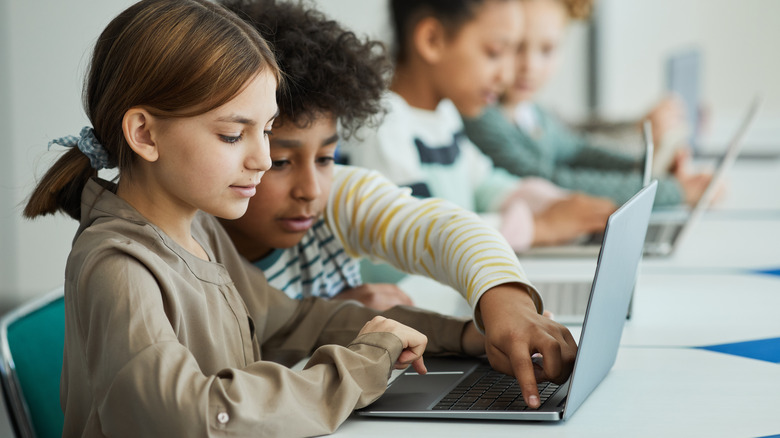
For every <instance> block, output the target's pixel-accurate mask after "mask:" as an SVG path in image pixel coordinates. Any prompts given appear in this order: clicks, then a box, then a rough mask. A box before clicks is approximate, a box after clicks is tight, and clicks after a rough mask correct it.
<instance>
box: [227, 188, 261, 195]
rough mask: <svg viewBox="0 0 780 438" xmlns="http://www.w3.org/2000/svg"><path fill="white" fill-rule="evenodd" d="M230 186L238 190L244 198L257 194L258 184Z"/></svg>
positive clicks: (235, 190)
mask: <svg viewBox="0 0 780 438" xmlns="http://www.w3.org/2000/svg"><path fill="white" fill-rule="evenodd" d="M230 188H231V189H233V191H234V192H236V193H237V194H238V195H239V196H241V197H244V198H251V197H252V196H255V193H257V187H256V186H230Z"/></svg>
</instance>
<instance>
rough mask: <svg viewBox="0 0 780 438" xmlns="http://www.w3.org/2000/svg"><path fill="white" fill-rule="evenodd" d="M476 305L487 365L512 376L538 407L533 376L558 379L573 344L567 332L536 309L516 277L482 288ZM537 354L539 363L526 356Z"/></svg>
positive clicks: (565, 374) (568, 366)
mask: <svg viewBox="0 0 780 438" xmlns="http://www.w3.org/2000/svg"><path fill="white" fill-rule="evenodd" d="M477 306H478V308H477V315H478V316H479V317H480V318H481V320H482V326H483V327H484V329H485V338H486V339H485V350H486V352H487V356H488V360H489V361H490V364H491V366H492V367H493V368H495V369H496V370H498V371H500V372H503V373H505V374H508V375H511V376H515V378H517V381H518V382H519V384H520V389H521V390H522V392H523V398H524V399H525V402H526V403H527V404H528V406H530V407H532V408H537V407H539V405H540V402H539V391H538V390H537V387H536V383H537V380H538V381H546V380H549V381H552V382H555V383H558V384H561V383H564V382H565V381H566V379H568V378H569V375H570V374H571V371H572V368H574V358H575V355H576V353H577V344H576V342H575V341H574V338H573V337H572V335H571V333H570V332H569V330H568V329H567V328H566V327H564V326H562V325H561V324H559V323H557V322H555V321H553V320H551V319H550V318H547V317H545V316H543V315H540V314H539V313H538V312H537V308H536V306H535V305H534V301H533V300H532V299H531V295H530V294H529V292H528V291H527V289H526V288H525V286H523V285H521V284H519V283H506V284H502V285H499V286H496V287H493V288H491V289H489V290H487V291H486V292H485V293H484V294H483V295H482V297H481V298H480V300H479V303H478V304H477ZM537 354H538V355H541V358H542V361H541V364H539V363H538V362H539V361H538V360H535V359H534V358H533V357H532V356H534V355H537Z"/></svg>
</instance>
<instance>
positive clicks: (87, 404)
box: [60, 180, 467, 437]
mask: <svg viewBox="0 0 780 438" xmlns="http://www.w3.org/2000/svg"><path fill="white" fill-rule="evenodd" d="M113 190H114V186H113V185H112V184H110V183H107V182H105V181H100V180H92V181H90V182H89V183H88V184H87V186H86V187H85V189H84V192H83V195H82V219H81V225H80V228H79V230H78V232H77V235H76V238H75V240H74V243H73V249H72V251H71V254H70V256H69V258H68V263H67V267H66V273H65V312H66V313H65V353H64V364H63V370H62V381H61V395H60V399H61V404H62V407H63V410H64V412H65V426H64V432H63V436H66V437H69V436H132V437H141V436H143V437H152V436H187V437H190V436H227V435H230V436H254V437H260V436H285V437H291V436H311V435H321V434H326V433H330V432H333V431H334V430H335V429H336V428H337V427H338V425H339V424H341V423H342V422H343V421H344V419H346V417H347V416H348V415H349V414H350V413H351V412H352V410H353V409H355V408H359V407H362V406H365V405H367V404H369V403H370V402H372V401H373V400H375V399H376V398H377V397H379V395H381V394H382V392H383V391H384V390H385V388H386V385H387V379H388V376H389V373H390V371H391V369H392V364H393V363H394V362H395V360H396V359H397V358H398V356H399V354H400V352H401V349H402V346H401V342H400V340H399V339H398V338H397V337H396V336H394V335H392V334H390V333H370V334H366V335H361V336H359V337H355V336H356V335H357V332H358V331H359V330H360V328H361V327H362V326H363V324H364V323H365V322H366V321H367V320H369V319H370V318H371V317H373V316H374V315H375V314H377V312H375V311H372V310H370V309H367V308H365V307H362V306H360V305H358V304H356V303H353V302H342V301H340V300H335V301H324V300H321V299H317V298H310V299H306V300H302V301H298V300H293V299H290V298H288V297H287V296H286V295H285V294H283V293H282V292H280V291H278V290H276V289H272V288H271V287H269V286H268V284H267V282H266V280H265V277H264V276H263V274H262V271H260V270H259V269H257V268H255V267H253V266H251V265H250V264H249V263H248V262H246V261H245V260H244V259H243V258H242V257H241V256H240V255H239V254H238V253H237V252H236V250H235V249H234V247H233V245H232V243H231V242H230V240H229V238H228V236H227V235H226V234H225V233H224V231H223V230H222V228H221V227H220V226H219V224H218V223H217V222H216V220H215V219H214V218H213V217H211V216H209V215H206V214H203V213H199V214H198V215H197V217H196V219H195V221H194V223H193V226H192V235H193V237H195V239H196V240H198V242H199V243H200V244H201V245H202V246H203V248H204V249H205V250H206V252H207V254H208V256H209V259H210V261H204V260H202V259H199V258H197V257H195V256H194V255H192V254H190V253H189V252H187V251H186V250H184V249H183V248H182V247H180V246H179V245H178V244H176V243H175V242H174V241H173V240H172V239H171V238H170V237H168V236H167V235H165V234H164V233H163V232H162V231H161V230H160V229H159V228H157V227H155V226H154V225H152V224H150V223H149V222H148V221H147V220H146V219H145V218H144V217H143V216H141V215H140V214H139V213H138V212H137V211H136V210H134V209H133V208H132V207H131V206H130V205H129V204H127V203H125V202H124V201H123V200H122V199H120V198H118V197H117V196H116V195H114V193H113ZM384 315H385V316H387V317H389V318H393V319H397V320H399V321H401V322H403V323H406V324H408V325H410V326H413V327H415V328H417V329H418V330H420V331H422V332H423V333H425V334H426V335H427V336H428V339H429V343H428V349H427V352H430V353H437V352H460V351H461V345H460V337H461V334H462V331H463V329H464V327H465V324H466V323H467V322H466V321H464V320H460V319H455V318H449V317H444V316H440V315H436V314H433V313H430V312H426V311H422V310H417V309H411V308H395V309H392V310H390V311H388V312H385V313H384ZM308 355H311V359H310V360H309V362H308V363H307V365H306V367H305V369H304V370H303V371H300V372H294V371H292V370H290V369H289V368H287V367H286V366H284V365H290V364H292V363H295V362H297V361H298V360H300V359H302V358H304V357H306V356H308Z"/></svg>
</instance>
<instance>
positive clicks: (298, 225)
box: [279, 217, 314, 233]
mask: <svg viewBox="0 0 780 438" xmlns="http://www.w3.org/2000/svg"><path fill="white" fill-rule="evenodd" d="M279 223H281V225H282V228H283V229H285V230H286V231H291V232H294V233H298V232H301V231H307V230H308V229H309V228H311V227H312V225H314V218H313V217H293V218H282V219H279Z"/></svg>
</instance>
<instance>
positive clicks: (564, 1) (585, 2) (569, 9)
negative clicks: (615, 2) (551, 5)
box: [523, 0, 596, 20]
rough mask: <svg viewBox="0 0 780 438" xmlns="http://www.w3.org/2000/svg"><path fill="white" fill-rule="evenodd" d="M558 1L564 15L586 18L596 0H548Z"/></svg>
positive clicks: (576, 18) (573, 18)
mask: <svg viewBox="0 0 780 438" xmlns="http://www.w3.org/2000/svg"><path fill="white" fill-rule="evenodd" d="M523 1H534V0H523ZM548 1H552V2H555V3H558V4H559V5H561V6H562V7H563V10H564V11H565V12H566V15H567V16H568V17H569V18H570V19H572V20H587V19H588V18H589V17H590V14H591V13H592V12H593V4H594V3H595V2H596V0H548Z"/></svg>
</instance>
